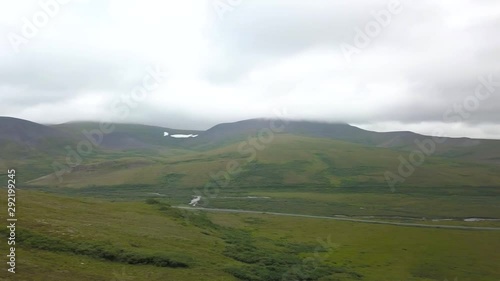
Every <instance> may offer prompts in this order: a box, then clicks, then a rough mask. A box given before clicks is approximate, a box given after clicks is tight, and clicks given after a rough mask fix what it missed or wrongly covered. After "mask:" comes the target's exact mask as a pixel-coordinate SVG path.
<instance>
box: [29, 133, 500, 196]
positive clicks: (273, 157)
mask: <svg viewBox="0 0 500 281" xmlns="http://www.w3.org/2000/svg"><path fill="white" fill-rule="evenodd" d="M240 145H241V143H236V144H232V145H229V146H225V147H221V148H216V149H212V150H209V151H204V152H189V151H182V150H179V153H177V154H176V153H171V154H169V155H166V154H165V155H162V154H160V153H157V154H153V153H152V154H146V153H145V154H144V155H143V156H142V157H139V155H135V156H134V157H131V155H130V154H129V153H130V152H123V154H121V153H113V154H110V155H109V157H108V159H113V160H112V162H113V163H118V164H116V165H108V164H105V163H106V161H104V162H103V164H102V165H101V166H99V165H97V168H96V167H94V168H92V167H93V166H92V165H94V164H88V162H87V163H83V164H82V165H81V166H80V167H78V169H75V171H73V172H72V173H71V174H69V175H67V176H65V180H64V181H63V182H62V183H59V182H58V181H57V179H56V178H54V177H50V176H48V177H43V178H40V179H37V180H35V181H32V182H31V184H34V185H44V186H51V185H58V186H67V187H85V186H89V185H118V184H130V183H146V184H156V185H162V184H163V180H164V178H165V177H168V175H170V174H174V175H182V176H180V178H179V179H178V181H177V182H176V187H177V188H193V187H200V186H203V185H205V184H206V183H208V182H210V181H213V178H216V179H218V180H219V181H224V176H223V174H224V172H227V171H228V164H229V165H236V167H235V169H234V170H235V172H234V173H232V174H231V179H230V181H228V182H227V185H225V187H241V188H246V187H250V188H261V187H265V186H270V187H277V186H300V187H303V186H321V187H324V188H336V187H360V186H364V187H367V186H368V187H373V188H388V185H387V182H386V177H385V173H386V172H388V171H390V172H392V173H394V174H398V168H399V166H400V163H401V162H400V160H399V159H400V157H403V158H405V159H408V157H409V154H408V153H407V152H405V151H397V150H394V149H387V148H377V147H371V146H364V145H359V144H353V143H348V142H342V141H336V140H331V139H318V138H309V137H303V136H296V135H285V134H281V135H276V136H275V137H274V139H273V141H272V142H270V143H269V144H259V146H258V147H259V148H262V149H261V150H258V149H253V148H252V147H251V146H250V145H249V144H243V146H242V147H243V149H241V148H242V147H240ZM96 161H97V160H96ZM134 162H137V163H141V164H137V165H134V164H133V163H134ZM119 163H121V164H119ZM89 166H91V167H89ZM210 175H214V176H213V177H211V176H210ZM498 183H500V166H498V165H494V164H485V163H483V164H479V163H471V162H465V161H455V160H450V159H448V158H444V157H436V156H429V157H426V158H425V161H424V162H423V164H422V165H420V166H415V172H414V174H412V175H411V176H410V177H407V178H406V179H405V181H404V182H403V183H401V184H400V185H399V187H457V186H459V187H463V186H469V187H482V186H497V185H498Z"/></svg>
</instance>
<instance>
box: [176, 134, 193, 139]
mask: <svg viewBox="0 0 500 281" xmlns="http://www.w3.org/2000/svg"><path fill="white" fill-rule="evenodd" d="M197 136H198V135H192V134H190V135H183V134H176V135H171V136H170V137H171V138H176V139H187V138H196V137H197Z"/></svg>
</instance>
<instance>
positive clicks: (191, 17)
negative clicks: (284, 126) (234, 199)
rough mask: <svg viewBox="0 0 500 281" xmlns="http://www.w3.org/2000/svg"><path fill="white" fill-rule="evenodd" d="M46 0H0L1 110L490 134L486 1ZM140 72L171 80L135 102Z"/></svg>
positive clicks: (42, 117)
mask: <svg viewBox="0 0 500 281" xmlns="http://www.w3.org/2000/svg"><path fill="white" fill-rule="evenodd" d="M55 1H56V0H52V1H51V0H41V1H28V0H23V1H2V2H0V34H1V35H2V36H1V39H0V40H1V41H0V115H4V116H14V117H18V118H23V119H28V120H31V121H35V122H40V123H63V122H68V121H75V120H95V121H101V120H112V121H115V122H133V123H143V124H151V125H160V126H165V127H172V128H186V129H206V128H208V127H210V126H212V125H215V124H217V123H220V122H232V121H238V120H241V119H248V118H256V117H276V116H278V115H280V116H282V115H285V116H287V117H289V118H295V119H310V120H321V121H332V122H348V123H350V124H354V125H358V126H360V127H362V128H366V129H372V130H379V131H392V130H412V131H416V132H419V133H423V134H432V133H433V132H434V131H436V130H438V131H444V132H445V133H444V134H445V135H448V136H469V137H482V138H498V139H500V68H499V66H500V65H499V64H500V1H497V0H471V1H465V0H439V1H435V0H429V1H426V0H419V1H411V0H401V1H400V2H399V4H398V3H396V2H394V1H378V0H377V1H375V0H363V1H361V0H354V1H353V0H343V1H342V0H335V1H334V0H331V1H329V0H316V1H315V0H309V1H305V0H300V1H297V0H207V1H204V0H182V1H158V0H140V1H139V0H137V1H132V0H109V1H104V0H95V1H91V0H73V1H68V0H65V1H62V0H60V2H69V3H65V4H62V3H58V2H55ZM40 3H52V4H51V5H47V6H46V7H44V6H43V5H42V4H40ZM54 3H55V4H54ZM47 13H50V14H51V15H49V16H44V15H46V14H47ZM151 69H155V71H158V69H161V72H162V73H168V74H166V75H165V77H166V78H164V79H159V80H160V81H161V83H160V84H159V87H155V89H152V90H150V91H149V90H148V91H146V95H145V96H144V97H145V98H144V99H134V97H133V94H132V93H133V91H134V89H138V88H137V87H141V86H143V81H144V79H147V80H148V79H149V80H148V81H149V82H148V83H149V84H148V85H151V83H152V82H151V81H153V80H151V79H150V78H151V77H149V76H151V74H149V72H151ZM148 71H149V72H148ZM162 75H163V74H162ZM485 81H486V82H485ZM488 81H489V82H488ZM127 97H128V98H130V97H132V100H128V103H127V102H122V104H121V106H122V109H123V105H124V104H126V105H127V106H128V110H127V111H123V110H122V111H118V110H117V108H118V107H119V104H118V103H117V101H120V99H123V98H125V99H126V98H127ZM277 112H278V113H277Z"/></svg>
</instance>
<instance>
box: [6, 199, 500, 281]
mask: <svg viewBox="0 0 500 281" xmlns="http://www.w3.org/2000/svg"><path fill="white" fill-rule="evenodd" d="M18 198H19V210H18V214H19V222H18V227H19V228H18V230H17V231H18V244H17V248H18V250H19V251H18V265H17V273H16V275H15V278H13V276H12V275H10V274H7V272H6V271H1V273H0V280H55V281H57V280H75V281H78V280H120V281H121V280H151V281H153V280H174V281H183V280H190V281H191V280H266V281H267V280H270V281H272V280H346V281H347V280H366V281H381V280H382V281H444V280H459V281H467V280H470V281H477V280H481V281H497V280H500V267H498V264H500V251H498V249H500V232H498V231H483V230H477V231H470V230H463V229H431V228H416V227H401V226H395V225H382V224H368V223H357V222H351V221H338V220H323V219H315V218H308V217H295V216H271V215H268V214H259V213H223V212H209V213H208V212H200V211H198V210H180V209H176V208H173V207H171V206H170V205H168V203H167V202H164V201H162V200H161V199H150V200H146V202H145V201H136V202H130V201H120V202H118V201H116V202H112V201H110V200H108V199H97V198H74V197H67V196H61V195H54V194H49V193H43V192H37V191H33V190H21V191H19V194H18ZM2 201H4V200H2ZM1 233H2V236H4V235H5V234H6V232H5V231H2V232H1ZM4 238H5V237H4ZM0 251H1V252H2V253H5V252H6V251H7V247H6V243H2V244H1V247H0ZM294 278H295V279H294Z"/></svg>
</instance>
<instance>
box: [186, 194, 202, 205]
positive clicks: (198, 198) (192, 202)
mask: <svg viewBox="0 0 500 281" xmlns="http://www.w3.org/2000/svg"><path fill="white" fill-rule="evenodd" d="M200 200H201V196H195V197H194V198H193V200H191V202H190V203H189V205H191V206H193V207H196V204H198V202H200Z"/></svg>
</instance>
